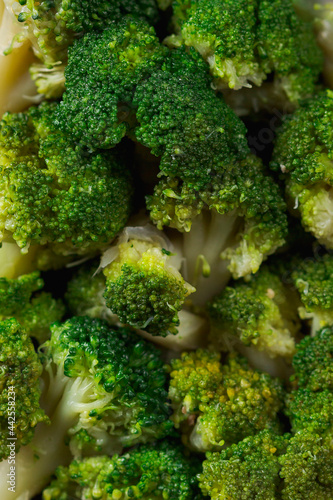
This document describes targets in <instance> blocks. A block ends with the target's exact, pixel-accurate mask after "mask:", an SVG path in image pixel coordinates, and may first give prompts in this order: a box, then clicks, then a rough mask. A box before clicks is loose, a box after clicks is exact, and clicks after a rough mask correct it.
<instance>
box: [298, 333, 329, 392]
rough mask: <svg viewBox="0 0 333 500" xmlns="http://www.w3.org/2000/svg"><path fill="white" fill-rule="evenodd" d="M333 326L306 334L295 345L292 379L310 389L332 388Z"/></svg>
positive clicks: (300, 385)
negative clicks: (312, 335) (313, 333)
mask: <svg viewBox="0 0 333 500" xmlns="http://www.w3.org/2000/svg"><path fill="white" fill-rule="evenodd" d="M332 356H333V326H332V327H325V328H322V329H321V330H319V332H317V334H316V335H315V337H310V336H307V337H305V338H304V339H302V340H301V342H300V343H299V344H298V345H297V353H296V354H295V356H294V359H293V367H294V370H295V375H294V376H293V378H294V381H296V382H297V384H298V386H299V387H306V388H308V389H310V390H311V391H318V390H323V389H330V390H332V388H333V363H332Z"/></svg>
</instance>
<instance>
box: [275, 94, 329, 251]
mask: <svg viewBox="0 0 333 500" xmlns="http://www.w3.org/2000/svg"><path fill="white" fill-rule="evenodd" d="M332 120H333V93H332V91H330V90H327V91H323V92H320V93H318V94H317V95H316V96H315V97H313V98H312V99H308V100H306V101H304V102H303V104H302V106H301V107H300V108H299V109H298V110H297V111H296V112H295V113H294V114H292V115H290V116H289V117H286V118H285V121H284V123H283V125H282V128H281V129H280V131H278V134H277V139H276V144H275V148H274V151H273V160H272V162H271V167H272V169H273V170H277V171H280V172H282V177H283V178H284V179H285V182H286V195H287V198H288V200H289V205H290V211H291V214H292V215H296V216H299V217H300V218H301V222H302V225H303V227H304V228H305V230H306V231H310V232H311V233H312V234H313V235H314V236H315V237H316V238H317V239H318V241H319V242H320V243H322V244H323V245H325V247H327V248H329V249H330V248H333V230H332V199H331V190H332V185H333V180H332V175H331V162H332V154H333V153H332V141H331V129H330V124H331V122H332Z"/></svg>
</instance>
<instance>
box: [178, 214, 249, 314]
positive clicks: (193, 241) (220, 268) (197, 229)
mask: <svg viewBox="0 0 333 500" xmlns="http://www.w3.org/2000/svg"><path fill="white" fill-rule="evenodd" d="M240 220H241V219H240V218H239V217H237V216H235V215H233V214H230V215H222V214H219V213H218V212H216V211H215V210H211V211H209V212H208V211H205V210H204V211H202V212H201V214H200V215H198V216H197V217H196V218H195V219H194V221H193V223H192V226H191V230H190V231H189V232H187V233H184V243H183V245H184V256H185V259H186V270H185V279H186V280H188V281H189V282H190V283H191V285H193V286H195V288H196V289H197V291H196V292H195V293H194V294H193V295H192V296H191V298H192V301H193V303H194V304H196V305H204V304H205V303H206V302H207V301H208V300H210V299H211V298H212V297H213V296H214V295H216V294H217V293H218V292H220V291H221V290H222V289H223V288H224V287H225V285H226V284H227V282H228V281H229V279H230V277H231V274H230V272H229V270H228V262H227V261H225V260H222V259H221V253H222V252H223V250H225V249H226V248H228V247H230V246H232V240H233V238H234V235H235V234H236V233H237V230H238V228H239V224H240ZM199 252H200V253H199Z"/></svg>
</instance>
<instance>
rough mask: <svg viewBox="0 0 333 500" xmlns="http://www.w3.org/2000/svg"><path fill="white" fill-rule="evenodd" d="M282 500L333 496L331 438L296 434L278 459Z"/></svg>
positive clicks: (313, 499) (304, 433) (321, 498)
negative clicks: (281, 482) (281, 481)
mask: <svg viewBox="0 0 333 500" xmlns="http://www.w3.org/2000/svg"><path fill="white" fill-rule="evenodd" d="M279 461H280V464H281V466H282V468H281V472H280V476H281V478H282V479H283V489H282V493H281V498H282V499H283V500H304V498H308V499H309V500H330V499H331V498H332V494H333V448H332V441H331V439H325V438H322V437H320V436H318V435H317V434H315V433H313V432H311V431H302V432H298V433H297V434H296V435H295V436H294V437H292V438H291V439H290V442H289V445H288V448H287V451H286V453H285V454H284V455H282V456H281V457H279Z"/></svg>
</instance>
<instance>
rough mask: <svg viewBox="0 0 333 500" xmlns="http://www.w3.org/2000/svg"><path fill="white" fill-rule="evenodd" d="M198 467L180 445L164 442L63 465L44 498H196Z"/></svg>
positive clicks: (60, 499) (159, 499) (44, 493)
mask: <svg viewBox="0 0 333 500" xmlns="http://www.w3.org/2000/svg"><path fill="white" fill-rule="evenodd" d="M198 470H199V468H198V463H197V460H196V459H193V458H191V460H190V459H189V458H187V457H185V456H184V453H183V450H182V447H181V446H180V445H179V444H176V443H174V442H172V441H171V442H167V441H161V442H158V443H155V444H149V445H141V446H139V447H137V448H134V449H132V450H131V451H129V452H127V453H125V454H124V455H121V456H119V455H114V456H113V457H111V458H109V457H106V456H101V457H92V458H86V459H84V460H81V461H77V460H76V461H74V462H72V463H71V464H70V466H69V467H67V468H65V467H59V468H58V469H57V470H56V479H55V480H54V481H53V482H52V483H51V485H50V486H49V487H48V488H47V489H46V490H44V492H43V499H44V500H70V499H71V498H72V497H73V496H75V498H77V499H82V500H83V499H84V498H93V497H94V498H95V497H96V495H97V494H98V495H99V496H100V498H110V499H111V498H115V499H116V498H117V499H119V500H122V499H124V500H125V499H126V498H141V499H148V498H149V499H150V500H165V499H166V498H167V499H168V500H193V499H194V497H195V494H196V493H197V490H198V486H197V480H196V477H195V475H196V473H197V472H198ZM97 492H98V493H97ZM96 498H97V497H96Z"/></svg>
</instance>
